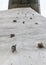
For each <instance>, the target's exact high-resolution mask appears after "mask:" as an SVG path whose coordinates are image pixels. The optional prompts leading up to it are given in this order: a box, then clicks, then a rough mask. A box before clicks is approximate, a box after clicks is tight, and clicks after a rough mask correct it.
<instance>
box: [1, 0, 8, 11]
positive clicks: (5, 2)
mask: <svg viewBox="0 0 46 65" xmlns="http://www.w3.org/2000/svg"><path fill="white" fill-rule="evenodd" d="M8 1H9V0H0V10H7V9H8Z"/></svg>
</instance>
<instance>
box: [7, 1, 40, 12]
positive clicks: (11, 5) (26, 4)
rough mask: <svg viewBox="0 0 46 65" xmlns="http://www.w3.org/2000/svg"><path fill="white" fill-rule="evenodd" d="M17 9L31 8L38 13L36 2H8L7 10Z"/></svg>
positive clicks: (37, 3)
mask: <svg viewBox="0 0 46 65" xmlns="http://www.w3.org/2000/svg"><path fill="white" fill-rule="evenodd" d="M18 7H31V8H33V9H34V10H35V11H37V12H38V13H39V12H40V10H39V2H38V0H9V7H8V8H9V9H11V8H18Z"/></svg>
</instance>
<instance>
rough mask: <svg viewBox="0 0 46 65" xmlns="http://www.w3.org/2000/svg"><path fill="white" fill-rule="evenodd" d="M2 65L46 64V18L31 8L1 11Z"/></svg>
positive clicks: (0, 61) (0, 63) (0, 42)
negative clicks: (39, 45) (14, 49)
mask: <svg viewBox="0 0 46 65" xmlns="http://www.w3.org/2000/svg"><path fill="white" fill-rule="evenodd" d="M11 34H14V35H15V36H14V35H13V36H12V37H11ZM39 42H42V43H43V45H44V48H42V49H39V48H37V44H38V43H39ZM15 44H16V52H15V53H12V51H11V46H12V45H15ZM0 65H46V18H44V17H42V16H41V15H39V14H38V13H37V12H35V11H34V10H32V9H31V8H16V9H11V10H8V11H2V12H0Z"/></svg>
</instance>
